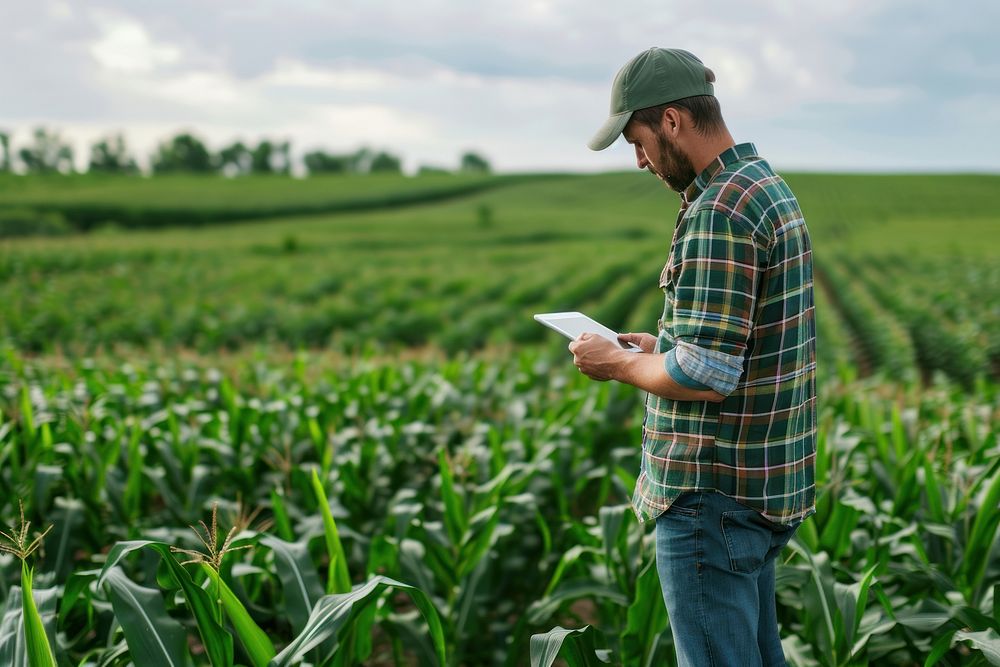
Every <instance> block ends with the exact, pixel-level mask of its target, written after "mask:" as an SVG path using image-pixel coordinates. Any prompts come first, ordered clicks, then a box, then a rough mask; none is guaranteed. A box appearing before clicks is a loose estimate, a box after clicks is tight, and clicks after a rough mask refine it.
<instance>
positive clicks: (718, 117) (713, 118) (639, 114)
mask: <svg viewBox="0 0 1000 667" xmlns="http://www.w3.org/2000/svg"><path fill="white" fill-rule="evenodd" d="M705 81H707V82H709V83H715V72H713V71H712V70H710V69H708V68H707V67H706V68H705ZM669 107H675V108H678V109H684V110H685V111H687V112H688V113H689V114H691V122H692V123H693V124H694V129H695V131H697V132H698V134H701V135H703V136H707V135H712V134H716V133H718V132H721V131H722V130H723V128H725V127H726V123H725V121H723V120H722V109H721V108H720V107H719V100H718V98H716V97H715V96H714V95H696V96H694V97H685V98H683V99H680V100H674V101H673V102H667V103H666V104H658V105H657V106H655V107H646V108H645V109H637V110H635V111H633V112H632V118H634V119H635V120H637V121H638V122H640V123H642V124H643V125H645V126H646V127H658V126H659V124H660V121H661V120H663V112H664V111H665V110H666V109H667V108H669Z"/></svg>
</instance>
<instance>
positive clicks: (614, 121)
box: [587, 111, 632, 151]
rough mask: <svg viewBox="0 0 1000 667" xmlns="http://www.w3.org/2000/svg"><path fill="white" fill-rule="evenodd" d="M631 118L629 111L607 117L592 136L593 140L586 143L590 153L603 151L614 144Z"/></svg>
mask: <svg viewBox="0 0 1000 667" xmlns="http://www.w3.org/2000/svg"><path fill="white" fill-rule="evenodd" d="M631 117H632V112H631V111H622V112H621V113H616V114H612V115H610V116H608V119H607V120H606V121H604V125H602V126H601V129H599V130H598V131H597V134H595V135H594V138H593V139H591V140H590V141H589V142H587V146H589V147H590V150H592V151H603V150H604V149H605V148H607V147H608V146H610V145H611V144H613V143H615V139H617V138H618V137H619V136H620V135H621V133H622V130H624V129H625V126H626V125H628V121H629V118H631Z"/></svg>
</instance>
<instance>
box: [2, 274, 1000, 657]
mask: <svg viewBox="0 0 1000 667" xmlns="http://www.w3.org/2000/svg"><path fill="white" fill-rule="evenodd" d="M623 291H624V288H623ZM819 395H820V408H819V415H820V437H819V449H818V455H817V475H818V481H819V487H818V488H819V495H818V501H817V510H818V511H817V514H816V515H815V516H814V517H812V518H811V519H809V520H808V521H807V522H806V524H804V525H803V527H802V528H801V529H800V530H799V532H798V533H797V536H796V539H795V540H794V541H793V543H792V546H791V548H790V549H789V551H788V552H786V554H785V555H784V556H783V558H782V560H781V565H780V567H779V576H778V581H779V588H778V598H779V602H780V608H779V619H780V622H781V625H782V628H783V633H784V635H785V636H786V640H785V646H786V652H788V653H789V655H790V658H791V662H792V663H793V664H796V665H811V664H820V665H844V664H860V663H864V662H868V661H871V662H885V663H889V662H892V663H900V662H902V663H912V662H923V661H924V660H925V659H926V658H927V657H928V656H930V655H935V656H937V658H943V659H946V660H947V661H954V660H959V659H961V656H963V655H969V651H970V650H971V651H972V652H973V655H979V654H980V652H981V651H982V652H986V653H988V651H989V650H994V649H995V646H996V639H994V638H995V636H996V635H995V634H992V633H996V632H1000V627H997V620H996V619H997V617H996V615H995V613H994V608H993V605H994V604H996V600H997V598H996V596H995V591H996V590H997V586H1000V576H998V572H1000V559H998V556H1000V552H998V551H997V550H996V549H995V548H993V547H994V545H995V544H996V535H997V522H998V521H1000V513H998V512H996V511H995V510H996V508H997V506H998V504H1000V458H998V457H997V453H996V452H997V445H998V443H1000V439H998V438H1000V424H998V422H997V420H996V415H997V414H998V412H997V411H998V409H1000V394H998V392H997V387H996V386H995V385H992V384H988V383H981V384H980V385H979V388H978V391H977V393H975V394H971V395H965V394H961V393H956V392H955V391H954V389H953V387H951V386H950V385H947V384H937V385H932V386H930V387H925V388H921V386H920V385H918V384H910V385H904V386H899V385H896V386H892V385H889V386H879V385H870V384H867V385H866V384H858V383H856V382H854V383H848V384H844V383H842V382H840V381H838V382H834V383H829V382H828V383H825V384H824V385H823V387H821V391H820V394H819ZM880 395H881V396H883V397H879V396H880ZM640 418H641V397H640V395H639V393H638V392H636V391H634V390H632V389H631V388H628V387H624V386H621V385H617V384H615V383H591V382H589V381H587V380H586V379H585V378H582V377H581V376H580V375H579V374H578V373H576V372H575V371H573V369H572V366H571V365H570V364H569V360H568V357H558V358H555V359H551V358H549V357H546V356H539V355H536V354H523V355H520V356H518V357H516V358H512V359H510V360H509V361H507V362H504V363H502V364H495V363H488V362H484V361H472V360H465V361H462V360H456V361H450V362H444V363H439V364H422V363H416V362H408V363H393V364H387V365H381V364H378V365H376V364H372V363H370V362H364V361H362V362H359V363H356V364H354V365H353V366H345V367H343V368H338V369H331V370H330V371H318V370H317V369H315V368H314V367H313V364H312V362H311V360H310V359H309V358H308V357H306V356H304V355H303V356H299V357H298V358H297V359H296V360H295V362H294V363H293V364H292V365H291V366H288V367H277V366H271V365H269V364H267V363H264V362H259V361H253V362H248V363H247V364H246V365H245V366H242V367H239V368H237V369H231V370H230V369H227V370H226V371H225V372H223V371H219V370H216V369H214V368H206V367H198V366H190V365H182V364H179V363H176V362H174V363H171V364H163V365H160V364H156V363H153V362H144V363H142V364H138V363H133V364H127V365H124V366H119V367H103V366H99V365H97V364H95V363H93V362H85V363H77V364H75V365H74V367H73V368H72V370H70V371H68V372H56V371H54V370H51V369H49V368H46V367H44V366H39V365H36V364H34V363H32V362H30V361H26V360H24V359H22V358H21V357H20V356H19V354H18V353H17V352H15V351H14V350H11V349H8V350H6V351H5V353H4V355H3V358H2V361H0V488H3V489H5V492H4V494H3V495H2V496H0V519H2V521H0V523H4V524H5V525H16V524H17V521H16V519H17V512H18V509H17V506H18V501H19V500H22V501H23V502H24V504H25V507H26V511H27V516H26V518H27V519H28V520H30V521H31V525H32V526H35V527H37V528H39V529H41V528H43V527H47V526H50V525H51V526H52V530H51V532H50V533H49V534H48V535H47V536H46V537H45V539H44V546H43V551H42V552H40V555H38V556H37V558H36V557H31V558H29V559H28V560H29V562H33V563H34V566H35V567H34V575H33V585H34V591H35V595H36V597H37V599H38V600H39V609H40V618H41V620H42V622H43V624H44V626H45V627H46V628H47V630H48V631H49V634H50V636H51V637H53V638H54V639H55V640H54V644H53V645H54V646H55V649H54V650H55V652H56V653H57V655H59V656H60V659H63V658H65V659H67V660H69V661H71V662H72V663H73V664H81V665H83V664H97V663H98V662H99V661H103V662H102V664H121V663H122V662H123V661H125V660H128V656H129V654H131V656H132V659H133V660H134V661H136V662H142V664H160V663H159V662H153V661H152V658H148V661H144V660H146V659H147V658H146V656H147V654H146V653H144V651H147V650H148V647H146V646H145V644H142V643H141V641H140V637H141V636H143V635H142V631H143V630H149V631H150V632H153V631H154V630H155V627H156V626H157V624H154V629H149V628H146V627H145V626H143V625H142V624H141V621H140V620H139V618H138V615H137V610H136V608H135V606H134V605H130V604H128V600H127V598H128V597H129V596H130V595H134V596H140V597H141V599H144V600H147V601H148V604H147V605H146V607H148V608H149V609H151V610H153V611H154V615H155V617H156V618H157V619H158V620H159V621H160V622H161V623H160V624H159V627H160V630H155V631H156V632H161V634H160V635H158V636H163V637H164V644H165V645H169V646H172V647H174V648H173V649H171V650H174V651H176V652H177V655H179V656H180V658H179V662H178V663H177V664H183V663H184V662H187V661H189V660H192V659H193V660H195V661H198V662H205V661H206V660H209V659H210V660H211V661H212V662H213V664H223V663H225V661H226V660H230V659H231V660H234V661H236V662H239V663H243V664H254V665H258V664H260V665H263V664H266V663H268V662H269V661H270V660H271V659H272V658H274V656H275V654H278V657H277V658H274V659H275V660H277V662H275V663H273V664H286V661H287V660H292V659H294V656H298V657H302V656H305V655H307V654H308V655H309V656H311V657H309V658H308V659H309V660H310V661H313V662H314V663H316V662H320V663H322V664H344V663H349V662H351V661H357V662H360V661H364V660H371V661H376V662H378V661H381V662H395V663H396V664H405V663H406V661H408V660H411V659H413V657H418V656H419V657H420V659H421V660H425V661H428V662H430V663H431V664H437V663H438V662H439V661H440V652H445V653H446V654H447V658H446V660H447V663H448V664H456V665H457V664H469V665H474V664H475V665H478V664H482V665H487V664H493V665H519V664H526V663H527V660H528V654H529V639H530V638H531V636H532V635H533V634H539V635H545V634H546V633H547V632H548V631H549V630H550V629H552V628H553V627H554V626H562V627H570V628H576V629H578V630H583V628H584V626H585V625H589V626H591V630H599V631H600V634H601V636H602V638H598V637H597V636H596V635H595V634H594V632H583V633H578V634H577V635H576V636H575V638H574V637H569V638H568V639H567V641H574V640H576V641H579V640H580V639H579V638H580V637H583V638H584V639H587V638H589V641H595V642H598V641H600V642H605V646H603V647H602V648H606V649H609V650H612V651H613V652H614V655H615V657H616V660H618V661H619V662H622V663H624V664H640V663H641V664H646V661H647V660H653V661H656V662H658V664H673V662H672V660H673V658H672V649H671V645H672V640H671V636H670V633H669V629H668V628H667V624H666V622H667V619H666V615H665V611H664V610H663V608H662V602H661V601H660V597H659V587H658V584H657V582H656V577H655V567H654V566H653V560H652V559H653V548H652V544H653V542H652V526H651V525H648V524H647V525H645V526H643V525H640V524H638V523H637V522H636V521H635V519H634V517H633V515H632V513H631V510H630V509H629V508H628V505H627V500H628V498H629V497H630V495H631V491H632V485H633V484H634V476H635V474H636V472H637V467H638V438H639V423H640ZM216 504H217V505H218V507H219V521H220V527H219V528H218V529H216V528H215V521H214V512H213V506H215V505H216ZM327 508H329V514H328V513H327ZM257 510H259V511H260V514H258V515H256V516H253V512H255V511H257ZM199 521H204V522H205V524H206V527H205V528H204V529H203V528H199V531H200V532H201V533H202V535H203V539H205V541H206V542H208V543H209V545H211V544H214V543H213V542H212V535H217V536H218V539H219V542H218V544H219V545H221V544H222V543H223V540H224V538H225V537H226V533H227V531H229V529H230V527H231V526H236V527H237V530H236V531H235V532H234V533H233V537H234V538H235V541H233V542H232V543H231V544H230V545H229V546H230V547H233V548H235V547H239V549H238V550H232V551H229V552H228V553H226V554H225V555H224V556H223V557H221V560H220V561H218V562H216V564H215V565H214V566H213V565H212V563H211V562H207V561H211V559H210V558H209V556H211V553H205V554H204V555H203V556H197V555H195V556H194V557H193V559H194V560H195V561H197V562H196V563H194V564H191V565H186V566H185V565H182V562H185V561H188V560H191V559H192V556H191V555H190V554H188V555H180V554H176V553H172V552H171V551H170V548H169V547H171V546H173V547H176V548H179V549H185V550H188V551H189V552H197V551H201V552H205V549H206V545H205V544H202V543H201V542H200V541H199V539H198V538H197V537H196V535H195V534H194V533H193V532H192V531H191V530H190V529H189V528H188V526H190V525H196V526H197V525H198V522H199ZM209 525H211V526H212V528H211V529H208V528H207V526H209ZM216 530H217V533H216V532H211V531H216ZM5 532H8V531H5ZM206 533H209V534H208V535H206ZM116 545H117V546H116ZM109 549H111V552H110V553H109V551H108V550H109ZM209 551H211V550H209ZM202 561H206V562H202ZM19 572H20V567H19V564H18V562H17V560H16V559H15V558H12V557H10V556H0V599H6V600H7V601H8V603H7V607H6V608H7V610H8V611H7V615H6V616H5V617H4V619H3V621H2V622H4V623H17V622H18V621H17V618H18V617H16V616H11V614H13V613H14V612H15V610H16V611H18V612H19V610H20V609H21V606H20V602H19V600H21V592H20V589H19V588H18V580H19V576H18V574H19ZM201 585H204V586H207V588H206V589H205V591H207V594H209V595H215V596H221V598H220V599H223V602H224V609H223V610H220V611H219V612H218V614H210V615H206V614H202V613H201V612H199V611H198V609H199V604H201V602H203V601H204V600H202V597H203V596H202V595H201V594H199V593H197V592H196V591H195V589H198V588H200V586H201ZM407 586H412V587H415V590H412V589H409V588H407ZM388 590H396V591H397V593H408V594H409V595H410V596H411V597H410V598H407V599H411V600H412V602H405V601H404V600H403V599H401V598H400V597H399V595H393V596H388V595H387V591H388ZM205 591H203V592H205ZM337 596H340V597H337ZM344 596H348V597H344ZM206 599H207V598H206ZM348 599H350V600H352V603H351V605H355V606H351V605H347V606H346V607H345V604H346V602H347V600H348ZM200 600H201V602H199V601H200ZM337 605H340V606H339V607H338V606H337ZM335 608H336V609H340V610H341V611H340V612H334V611H333V610H334V609H335ZM345 609H347V611H344V610H345ZM351 609H353V611H350V610H351ZM213 619H214V620H213ZM640 620H641V621H643V622H642V623H640V622H639V621H640ZM428 623H429V624H430V625H428ZM438 624H439V625H438ZM254 628H256V629H257V630H256V631H255V630H254ZM260 634H263V635H265V636H266V637H267V638H268V642H267V643H263V642H261V641H259V637H260ZM167 635H169V637H172V638H173V639H171V640H170V641H169V642H168V639H167ZM547 636H548V638H549V639H551V638H552V636H553V635H551V634H550V635H547ZM6 637H7V639H4V636H3V635H0V654H3V652H4V651H5V650H7V649H9V648H10V646H9V645H7V644H6V643H5V642H9V641H11V639H10V637H11V636H10V635H7V636H6ZM308 637H314V638H316V641H315V642H313V643H311V644H310V643H309V641H308ZM185 638H186V639H185ZM192 647H193V648H192ZM227 647H228V648H227ZM202 651H208V654H207V657H206V654H205V653H202ZM227 651H232V653H231V654H227V653H226V652H227ZM227 655H231V656H232V657H231V658H227V657H226V656H227ZM116 656H117V657H116ZM218 656H222V657H221V658H220V657H218ZM408 656H409V657H408ZM286 659H287V660H286ZM219 660H221V661H222V663H220V662H218V661H219Z"/></svg>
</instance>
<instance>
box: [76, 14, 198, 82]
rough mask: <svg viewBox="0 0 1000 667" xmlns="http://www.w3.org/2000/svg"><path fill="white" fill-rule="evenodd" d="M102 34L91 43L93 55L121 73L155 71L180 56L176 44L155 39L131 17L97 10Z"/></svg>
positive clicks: (104, 64) (109, 68)
mask: <svg viewBox="0 0 1000 667" xmlns="http://www.w3.org/2000/svg"><path fill="white" fill-rule="evenodd" d="M94 18H95V20H96V22H97V23H98V25H99V26H100V28H101V33H102V34H101V37H100V38H99V39H97V40H95V41H94V42H93V44H91V46H90V54H91V56H93V58H94V60H96V61H97V63H98V64H99V65H100V66H101V67H102V68H104V69H106V70H110V71H112V72H116V73H120V72H124V73H137V72H138V73H142V72H152V71H154V70H155V69H157V68H158V67H160V66H163V65H173V64H175V63H177V62H179V61H180V59H181V49H180V48H179V47H177V46H176V45H174V44H169V43H165V42H156V41H154V40H153V39H152V38H151V37H150V35H149V32H148V31H147V30H146V28H145V27H144V26H143V25H142V24H141V23H139V22H138V21H135V20H133V19H131V18H128V17H125V16H120V15H116V14H109V13H107V12H95V13H94Z"/></svg>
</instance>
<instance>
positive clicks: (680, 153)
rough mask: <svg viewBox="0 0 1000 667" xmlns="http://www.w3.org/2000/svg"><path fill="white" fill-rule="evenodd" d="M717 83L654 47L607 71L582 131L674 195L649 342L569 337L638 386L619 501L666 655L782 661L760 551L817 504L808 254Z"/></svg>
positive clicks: (639, 337)
mask: <svg viewBox="0 0 1000 667" xmlns="http://www.w3.org/2000/svg"><path fill="white" fill-rule="evenodd" d="M714 81H715V75H714V74H713V73H712V71H711V70H709V69H708V68H706V67H705V66H704V65H703V64H702V62H701V61H700V60H699V59H698V58H696V57H695V56H694V55H692V54H691V53H688V52H687V51H681V50H677V49H658V48H652V49H649V50H647V51H644V52H642V53H640V54H639V55H638V56H636V57H635V58H633V59H632V60H631V61H629V62H628V63H627V64H626V65H625V66H624V67H623V68H622V69H621V71H619V72H618V75H617V76H616V77H615V80H614V84H613V85H612V92H611V115H610V117H609V118H608V120H607V122H606V123H605V124H604V126H603V127H602V128H601V130H600V131H599V132H598V133H597V135H596V136H595V137H594V138H593V139H592V140H591V142H590V148H592V149H593V150H603V149H605V148H607V147H608V146H610V145H611V144H612V143H614V141H615V140H616V139H617V138H618V136H619V135H623V136H624V137H625V139H626V141H628V143H629V144H631V145H632V146H633V147H634V148H635V155H636V161H637V163H638V167H639V168H640V169H648V170H649V171H650V172H652V173H653V174H655V175H656V176H658V177H659V178H660V179H662V180H663V181H664V182H665V183H666V184H667V185H668V186H669V187H670V188H672V189H673V190H676V191H677V192H679V193H680V195H681V209H680V213H679V214H678V216H677V224H676V227H675V229H674V235H673V241H672V243H671V248H670V254H669V256H668V257H667V261H666V265H665V266H664V267H663V272H662V273H661V275H660V279H659V285H660V286H661V287H662V288H663V290H664V293H665V295H666V300H665V306H664V309H663V317H662V319H661V320H660V321H659V323H658V329H659V331H658V335H657V336H653V335H650V334H645V333H641V334H623V335H622V336H621V337H620V338H621V340H622V341H625V342H632V343H635V344H636V345H639V346H640V347H641V348H642V351H643V353H642V354H638V353H636V354H633V353H630V352H627V351H625V350H622V349H619V348H618V347H617V346H616V345H615V344H614V343H613V342H609V341H607V340H605V339H603V338H601V337H599V336H597V335H593V334H583V335H581V336H580V337H579V338H578V339H576V340H575V341H573V342H572V343H570V346H569V349H570V351H571V352H572V353H573V356H574V363H575V364H576V365H577V367H578V368H579V369H580V370H581V371H582V372H583V373H585V374H586V375H588V376H589V377H591V378H593V379H595V380H602V381H603V380H618V381H620V382H626V383H628V384H631V385H634V386H636V387H638V388H640V389H643V390H645V391H647V392H648V396H647V402H646V419H645V422H644V424H643V442H642V458H641V469H640V472H639V477H638V479H637V481H636V488H635V494H634V496H633V499H632V504H633V506H634V509H635V512H636V515H637V516H638V517H639V520H640V521H646V520H650V519H655V521H656V560H657V571H658V573H659V576H660V583H661V586H662V588H663V597H664V600H665V602H666V605H667V612H668V614H669V617H670V625H671V629H672V630H673V635H674V641H675V646H676V650H677V656H678V661H679V663H680V664H681V665H693V666H696V667H704V666H706V665H732V666H734V667H748V666H751V665H783V664H785V662H784V655H783V652H782V649H781V640H780V638H779V636H778V625H777V616H776V611H775V592H774V559H775V557H776V556H777V555H778V553H779V552H780V551H781V549H782V547H783V546H784V545H785V544H786V543H787V541H788V539H789V538H790V537H791V535H792V533H793V532H794V531H795V529H796V528H797V526H798V525H799V524H800V523H801V522H802V520H803V519H805V518H806V517H808V516H809V515H810V514H812V513H813V512H814V511H815V509H814V501H815V488H814V472H815V470H814V460H815V442H816V380H815V374H816V361H815V327H814V322H813V293H812V252H811V246H810V242H809V234H808V232H807V230H806V226H805V222H804V220H803V218H802V213H801V211H800V210H799V206H798V203H797V202H796V200H795V197H794V196H793V195H792V193H791V191H790V190H789V188H788V186H787V185H786V184H785V182H784V181H783V180H782V179H781V178H780V177H779V176H777V175H776V174H775V173H774V172H773V171H772V170H771V167H770V166H769V165H768V163H767V162H765V161H764V160H763V159H762V158H760V157H759V156H758V155H757V152H756V149H755V148H754V146H753V145H752V144H738V145H737V144H735V142H734V141H733V138H732V136H731V135H730V133H729V130H728V129H727V128H726V125H725V122H724V121H723V119H722V115H721V112H720V110H719V104H718V101H717V100H716V98H715V96H714V90H713V85H712V84H713V82H714Z"/></svg>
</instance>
